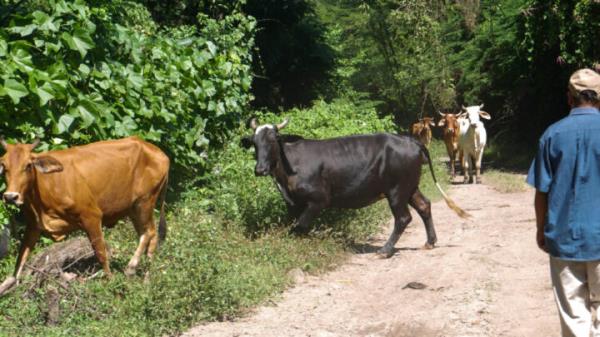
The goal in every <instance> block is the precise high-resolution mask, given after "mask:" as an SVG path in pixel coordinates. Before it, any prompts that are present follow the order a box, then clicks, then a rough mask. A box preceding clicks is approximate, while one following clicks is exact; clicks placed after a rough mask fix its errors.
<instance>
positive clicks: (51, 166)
mask: <svg viewBox="0 0 600 337" xmlns="http://www.w3.org/2000/svg"><path fill="white" fill-rule="evenodd" d="M32 163H33V165H34V166H35V168H36V169H37V170H38V171H40V172H41V173H52V172H60V171H62V170H63V166H62V164H61V163H60V162H59V161H58V160H56V159H55V158H54V157H50V156H40V157H37V158H34V159H33V161H32Z"/></svg>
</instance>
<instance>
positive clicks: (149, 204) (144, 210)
mask: <svg viewBox="0 0 600 337" xmlns="http://www.w3.org/2000/svg"><path fill="white" fill-rule="evenodd" d="M155 202H156V198H150V199H149V200H143V201H140V202H138V203H137V204H136V205H135V206H134V211H133V214H132V220H133V225H134V226H135V230H136V232H137V233H138V235H139V236H140V242H139V244H138V247H137V249H136V250H135V253H134V254H133V256H132V257H131V260H129V263H128V264H127V269H125V274H126V275H127V276H132V275H135V270H136V268H137V266H138V264H139V263H140V259H141V257H142V255H143V254H144V252H145V251H147V254H148V257H149V258H151V257H152V255H153V254H154V251H155V250H156V246H157V244H158V235H156V226H155V224H154V216H153V210H154V207H153V205H154V204H155Z"/></svg>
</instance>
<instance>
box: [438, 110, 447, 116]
mask: <svg viewBox="0 0 600 337" xmlns="http://www.w3.org/2000/svg"><path fill="white" fill-rule="evenodd" d="M438 113H439V114H440V116H442V117H444V116H446V115H445V114H443V113H442V112H441V111H440V110H438Z"/></svg>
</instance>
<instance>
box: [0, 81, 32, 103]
mask: <svg viewBox="0 0 600 337" xmlns="http://www.w3.org/2000/svg"><path fill="white" fill-rule="evenodd" d="M4 90H5V91H6V94H7V95H8V96H10V98H11V99H12V101H13V103H14V104H19V101H21V98H23V97H25V96H27V94H29V91H28V90H27V87H25V86H24V85H23V84H21V83H19V82H17V81H16V80H14V79H12V78H10V79H7V80H5V81H4Z"/></svg>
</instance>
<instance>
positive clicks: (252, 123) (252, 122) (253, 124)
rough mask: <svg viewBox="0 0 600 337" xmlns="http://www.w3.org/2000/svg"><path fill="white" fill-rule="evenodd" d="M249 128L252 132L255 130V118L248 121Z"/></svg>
mask: <svg viewBox="0 0 600 337" xmlns="http://www.w3.org/2000/svg"><path fill="white" fill-rule="evenodd" d="M250 127H251V128H252V130H256V128H257V127H258V125H257V123H256V118H252V119H251V120H250Z"/></svg>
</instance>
